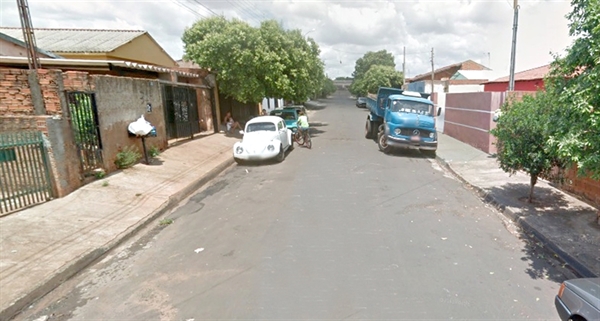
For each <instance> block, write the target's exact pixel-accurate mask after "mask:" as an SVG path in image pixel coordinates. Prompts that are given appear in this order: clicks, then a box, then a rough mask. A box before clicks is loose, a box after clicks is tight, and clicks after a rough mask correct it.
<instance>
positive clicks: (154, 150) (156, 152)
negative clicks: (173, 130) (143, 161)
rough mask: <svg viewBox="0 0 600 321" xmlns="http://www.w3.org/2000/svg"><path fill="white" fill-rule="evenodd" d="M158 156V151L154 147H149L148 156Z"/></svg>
mask: <svg viewBox="0 0 600 321" xmlns="http://www.w3.org/2000/svg"><path fill="white" fill-rule="evenodd" d="M158 155H160V149H159V148H158V147H156V146H152V147H150V149H149V150H148V156H150V157H152V158H154V157H157V156H158Z"/></svg>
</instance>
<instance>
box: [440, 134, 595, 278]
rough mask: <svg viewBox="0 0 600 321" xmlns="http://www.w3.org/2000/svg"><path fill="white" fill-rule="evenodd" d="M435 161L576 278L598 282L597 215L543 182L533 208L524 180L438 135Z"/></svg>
mask: <svg viewBox="0 0 600 321" xmlns="http://www.w3.org/2000/svg"><path fill="white" fill-rule="evenodd" d="M437 155H438V159H439V160H441V161H442V163H443V164H444V165H446V167H447V168H449V169H450V170H451V171H452V172H453V173H454V174H455V175H456V176H457V177H459V178H460V179H461V180H462V181H463V182H464V183H466V184H468V185H470V186H471V187H473V188H474V189H475V190H476V191H477V193H478V194H479V195H480V196H481V197H482V198H483V199H484V200H485V201H487V202H488V203H491V204H492V205H494V206H495V207H496V208H498V209H499V210H500V211H502V212H503V214H505V215H506V216H508V217H509V218H510V219H511V220H512V221H513V222H515V223H516V224H517V225H519V226H520V227H521V228H523V229H524V231H525V232H527V233H530V234H533V235H534V237H535V238H537V239H539V240H540V241H542V242H543V243H544V244H545V246H546V247H549V248H550V249H551V250H552V251H553V252H554V253H556V254H557V255H558V256H559V257H560V258H561V259H562V260H563V261H565V263H567V264H569V265H570V266H571V267H572V268H573V269H574V270H575V271H577V273H578V274H580V275H582V276H584V277H593V276H600V225H598V224H597V223H596V220H597V211H598V210H597V209H595V208H594V207H592V206H590V205H588V204H586V203H584V202H582V201H580V200H578V199H577V198H575V197H573V196H571V195H569V194H567V193H565V192H562V191H560V190H559V189H557V188H555V187H553V186H552V185H551V184H549V183H548V182H546V181H543V180H539V181H538V183H537V184H536V186H535V189H534V203H533V204H529V203H528V202H527V196H528V195H529V176H528V175H526V174H524V173H517V174H516V175H513V176H509V175H508V174H507V173H505V172H504V171H502V170H501V169H500V168H499V166H498V163H497V160H496V158H494V157H493V156H491V155H489V154H486V153H484V152H482V151H480V150H478V149H476V148H474V147H472V146H470V145H468V144H465V143H463V142H461V141H458V140H456V139H454V138H452V137H450V136H447V135H444V134H440V135H439V146H438V151H437Z"/></svg>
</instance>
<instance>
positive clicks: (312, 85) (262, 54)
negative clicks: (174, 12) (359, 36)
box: [182, 17, 324, 103]
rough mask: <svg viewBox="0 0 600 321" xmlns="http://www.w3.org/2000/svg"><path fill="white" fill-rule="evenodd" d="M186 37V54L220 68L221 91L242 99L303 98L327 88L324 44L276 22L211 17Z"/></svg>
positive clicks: (216, 68)
mask: <svg viewBox="0 0 600 321" xmlns="http://www.w3.org/2000/svg"><path fill="white" fill-rule="evenodd" d="M182 40H183V43H184V49H185V57H186V58H187V59H189V60H191V61H194V62H196V63H197V64H198V65H200V66H202V67H205V68H210V69H211V70H214V71H216V73H217V80H218V81H219V86H220V88H219V89H220V91H221V92H222V93H223V94H225V95H226V96H230V97H233V98H234V99H236V100H239V101H241V102H253V103H255V102H259V101H261V100H262V99H263V98H264V97H278V98H283V99H285V100H291V101H297V102H303V101H305V100H306V98H308V97H309V96H313V95H315V94H317V93H318V92H319V91H321V90H322V86H323V77H324V76H323V75H324V64H323V62H322V61H321V60H320V59H319V54H320V49H319V46H318V45H317V44H316V43H315V42H314V41H313V40H312V39H310V38H309V39H308V41H307V40H306V39H305V38H304V37H303V36H302V34H301V32H300V30H284V29H283V28H282V27H281V25H279V24H278V23H277V22H276V21H273V20H269V21H263V22H262V23H261V25H260V27H259V28H254V27H252V26H250V25H249V24H247V23H246V22H243V21H241V20H237V19H233V20H227V19H225V18H224V17H211V18H208V19H202V20H199V21H197V22H196V23H194V25H192V26H191V27H190V28H187V29H186V30H185V31H184V34H183V37H182Z"/></svg>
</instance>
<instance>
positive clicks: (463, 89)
mask: <svg viewBox="0 0 600 321" xmlns="http://www.w3.org/2000/svg"><path fill="white" fill-rule="evenodd" d="M482 91H483V85H450V86H448V92H449V93H475V92H482Z"/></svg>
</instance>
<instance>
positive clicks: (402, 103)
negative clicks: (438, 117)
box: [390, 100, 433, 116]
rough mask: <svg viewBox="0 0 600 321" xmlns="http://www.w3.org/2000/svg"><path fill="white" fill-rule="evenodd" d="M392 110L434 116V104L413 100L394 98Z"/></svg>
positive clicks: (391, 105)
mask: <svg viewBox="0 0 600 321" xmlns="http://www.w3.org/2000/svg"><path fill="white" fill-rule="evenodd" d="M390 110H391V111H395V112H400V113H410V114H417V115H427V116H433V105H431V104H427V103H422V102H418V101H412V100H394V101H393V102H392V103H391V104H390Z"/></svg>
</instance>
